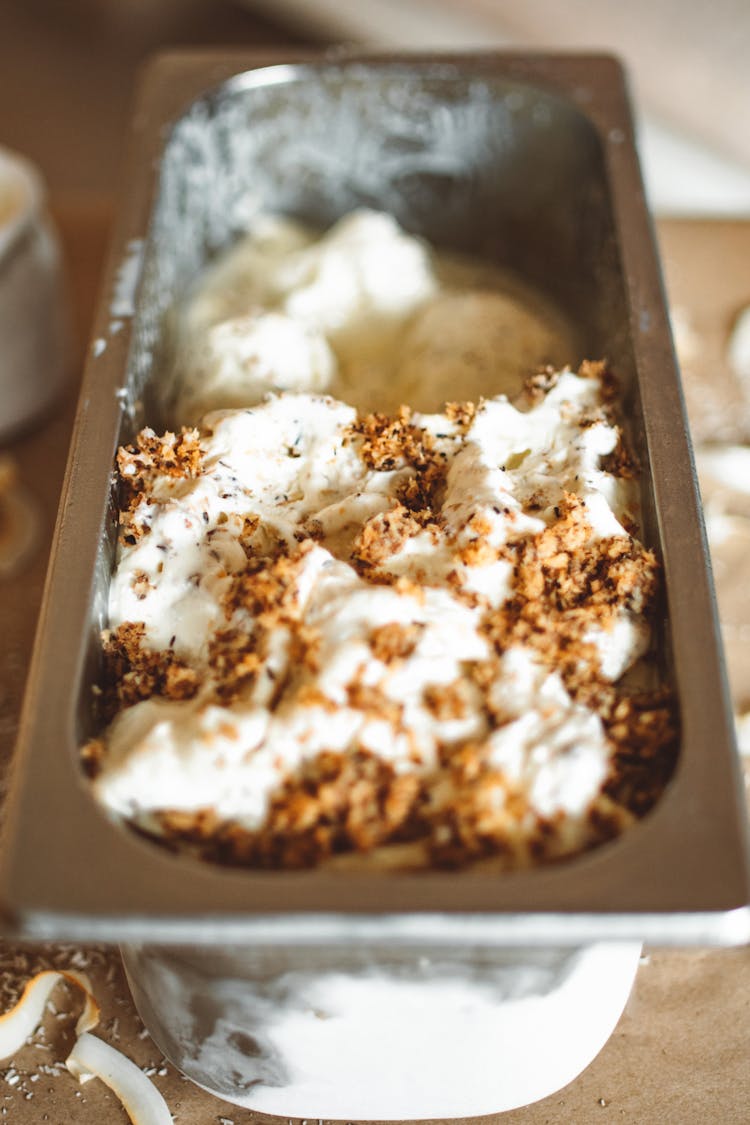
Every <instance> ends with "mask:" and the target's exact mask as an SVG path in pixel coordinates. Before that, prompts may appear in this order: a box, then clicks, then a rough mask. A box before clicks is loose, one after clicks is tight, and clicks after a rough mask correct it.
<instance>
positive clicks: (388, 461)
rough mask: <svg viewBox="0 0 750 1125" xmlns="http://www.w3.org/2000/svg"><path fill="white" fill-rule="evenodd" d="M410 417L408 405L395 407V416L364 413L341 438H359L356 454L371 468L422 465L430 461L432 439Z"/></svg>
mask: <svg viewBox="0 0 750 1125" xmlns="http://www.w3.org/2000/svg"><path fill="white" fill-rule="evenodd" d="M411 417H412V412H411V409H410V407H408V406H401V407H399V410H398V412H397V413H396V414H395V415H390V414H366V415H364V417H360V418H358V419H357V421H356V422H354V424H353V425H352V426H351V427H350V429H349V431H348V432H347V433H346V434H345V437H344V440H345V441H351V440H354V439H355V438H358V439H359V444H358V450H359V455H360V457H361V458H362V460H363V461H364V463H365V464H366V465H367V466H368V467H369V468H371V469H378V470H379V471H381V472H383V471H390V470H391V469H399V468H401V467H402V466H404V465H413V466H414V467H415V468H423V467H425V466H426V465H428V464H429V463H430V461H431V460H432V457H433V454H434V449H435V439H434V437H433V436H432V434H431V433H430V432H429V431H428V430H426V429H425V428H424V427H423V426H416V425H415V424H414V423H413V422H412V420H411Z"/></svg>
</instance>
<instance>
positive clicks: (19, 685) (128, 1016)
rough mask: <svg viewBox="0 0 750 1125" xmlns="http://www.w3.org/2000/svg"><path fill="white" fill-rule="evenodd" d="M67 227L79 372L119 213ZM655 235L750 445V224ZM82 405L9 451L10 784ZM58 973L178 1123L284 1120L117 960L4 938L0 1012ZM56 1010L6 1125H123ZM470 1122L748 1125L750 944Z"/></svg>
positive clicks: (708, 960) (673, 974)
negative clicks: (190, 1074)
mask: <svg viewBox="0 0 750 1125" xmlns="http://www.w3.org/2000/svg"><path fill="white" fill-rule="evenodd" d="M56 217H57V220H58V225H59V229H60V231H61V234H62V237H63V241H64V246H65V250H66V255H67V261H68V268H69V279H70V290H71V297H72V306H73V313H74V317H75V327H76V339H77V347H76V354H75V362H74V364H73V369H74V371H76V372H77V371H79V370H80V367H81V363H82V355H83V347H84V345H85V341H86V339H87V331H88V323H89V319H90V316H91V312H92V308H93V301H94V298H95V294H96V286H97V282H98V276H99V270H100V266H101V261H102V255H103V251H104V246H105V241H106V235H107V230H108V224H109V220H110V208H109V206H108V204H107V203H106V201H105V202H103V203H102V205H101V206H96V205H92V203H91V201H89V202H88V203H87V204H86V207H85V209H84V208H82V207H80V206H77V205H76V204H75V203H74V202H70V201H69V202H67V203H65V202H63V201H59V202H58V206H57V208H56ZM659 236H660V240H661V243H662V252H663V255H664V261H665V267H666V273H667V281H668V289H669V294H670V298H671V302H672V305H673V306H674V307H675V308H676V309H677V310H678V317H679V318H682V328H681V330H682V331H683V332H685V331H686V330H688V329H689V330H690V331H691V332H692V333H693V356H692V360H691V370H690V371H689V374H688V379H689V384H688V397H689V402H690V405H691V409H692V410H693V413H694V415H695V419H694V425H695V428H696V431H697V432H698V433H699V434H700V436H701V439H705V438H706V437H708V436H711V433H712V426H718V425H719V423H717V422H716V418H717V417H718V418H719V419H720V423H721V424H722V425H724V426H725V427H726V429H725V432H722V433H721V434H717V435H716V436H720V437H722V438H723V439H724V440H726V439H727V438H731V439H732V440H747V438H748V437H750V432H749V433H744V431H743V430H742V425H743V424H744V423H742V422H741V420H740V421H738V420H737V409H736V406H737V404H736V403H735V404H734V407H733V406H732V404H731V402H730V403H729V404H727V402H726V401H725V399H726V396H727V395H728V396H729V398H730V399H731V396H732V395H735V394H736V388H734V387H733V385H732V383H731V379H729V378H728V376H727V373H726V364H725V358H724V348H725V342H726V335H727V332H728V331H729V329H730V328H731V324H732V321H733V318H734V317H735V315H736V313H737V311H738V309H739V308H741V307H742V306H743V305H745V304H750V223H740V222H689V221H680V222H664V223H662V224H661V225H660V228H659ZM706 380H708V381H710V380H713V381H714V384H715V385H717V384H718V383H721V384H722V386H724V390H723V391H720V393H719V397H718V399H717V398H716V397H715V396H714V399H712V400H711V401H710V402H709V401H708V400H705V399H703V398H702V391H701V384H702V383H703V382H704V381H706ZM722 396H724V397H722ZM74 405H75V377H73V378H72V379H71V385H70V388H69V392H68V394H67V397H66V399H65V400H64V401H62V402H61V403H59V404H58V408H57V410H56V411H55V412H54V414H53V415H51V416H50V417H49V418H48V419H47V420H46V421H45V422H44V423H43V424H42V425H41V426H39V427H38V428H36V429H35V430H34V431H33V432H32V433H29V434H28V435H27V436H24V437H21V438H19V439H18V440H17V441H16V442H14V443H13V444H12V446H11V447H10V452H11V453H12V454H13V455H14V457H15V458H16V459H17V461H18V463H19V465H20V469H21V475H22V479H23V481H24V482H25V484H26V486H27V487H28V489H30V490H31V492H32V494H33V495H34V497H35V498H36V501H37V503H38V506H39V508H40V512H41V517H42V524H43V540H42V543H41V544H40V546H39V548H38V549H37V551H36V554H35V556H34V557H33V558H32V559H31V560H30V562H29V564H28V566H27V567H26V568H25V569H24V571H23V573H22V574H20V575H19V576H18V577H16V578H13V579H10V580H8V581H5V582H2V583H0V778H4V776H5V772H6V770H7V764H8V760H9V758H10V754H11V750H12V745H13V739H14V733H15V729H16V724H17V717H18V710H19V707H20V699H21V693H22V690H23V683H24V679H25V675H26V668H27V664H28V660H29V655H30V651H31V645H32V640H33V632H34V627H35V623H36V615H37V610H38V606H39V601H40V598H41V591H42V585H43V581H44V572H45V566H46V553H47V548H48V544H49V538H50V536H51V533H52V527H53V524H54V518H55V511H56V507H57V498H58V495H59V490H60V484H61V481H62V474H63V470H64V464H65V457H66V453H67V446H68V441H69V436H70V428H71V425H72V419H73V412H74ZM712 411H713V418H714V421H713V422H711V421H710V416H711V412H712ZM721 419H723V422H722V421H721ZM748 567H749V568H750V560H748ZM50 846H53V841H50ZM50 966H53V967H73V968H81V969H84V970H85V971H87V972H88V973H89V975H90V977H91V979H92V982H93V985H94V989H95V992H96V994H97V996H98V999H99V1001H100V1003H101V1005H102V1023H101V1026H100V1028H99V1029H98V1031H97V1034H100V1035H101V1036H102V1038H104V1039H106V1040H107V1041H109V1042H111V1043H112V1045H113V1046H115V1047H117V1048H119V1049H120V1050H122V1051H124V1052H125V1053H126V1054H127V1055H128V1056H129V1057H130V1058H132V1059H133V1060H134V1061H135V1062H136V1063H137V1064H138V1065H139V1066H140V1067H142V1068H143V1069H144V1071H145V1072H146V1073H147V1074H148V1075H149V1076H150V1077H151V1079H152V1081H153V1082H154V1083H155V1084H156V1085H157V1087H158V1088H159V1089H160V1090H161V1092H162V1093H163V1095H164V1097H165V1098H166V1100H167V1103H168V1105H169V1107H170V1110H171V1112H172V1114H173V1118H174V1121H175V1122H176V1123H177V1125H249V1123H251V1122H253V1123H258V1125H263V1123H270V1122H274V1121H280V1120H281V1119H278V1118H269V1117H266V1116H264V1115H261V1114H253V1113H250V1112H248V1111H246V1110H240V1109H237V1108H236V1107H234V1106H231V1105H228V1104H226V1103H224V1102H221V1101H218V1100H217V1099H216V1098H213V1097H211V1096H210V1095H208V1094H206V1093H204V1092H203V1091H202V1090H200V1089H198V1088H197V1087H196V1086H194V1085H192V1084H191V1083H190V1082H188V1081H187V1080H185V1079H184V1078H183V1077H182V1076H181V1075H180V1074H178V1073H177V1072H176V1071H175V1069H174V1068H173V1067H172V1066H170V1065H169V1064H168V1063H166V1062H165V1060H164V1059H163V1058H162V1057H161V1055H160V1053H159V1051H158V1049H157V1048H156V1047H155V1046H154V1044H153V1043H152V1041H151V1040H150V1038H149V1037H148V1034H147V1033H146V1032H145V1031H144V1030H143V1027H142V1025H141V1023H140V1020H139V1019H138V1016H137V1014H136V1013H135V1010H134V1008H133V1005H132V1002H131V1000H130V996H129V993H128V990H127V985H126V983H125V980H124V977H123V973H122V969H121V966H120V961H119V957H118V955H117V952H116V951H115V950H112V949H100V948H77V947H72V946H19V945H16V944H9V943H5V944H0V1009H4V1008H6V1007H8V1006H9V1005H10V1004H11V1003H12V1002H13V1001H14V1000H15V999H16V997H17V996H18V995H19V993H20V990H21V988H22V986H23V982H24V981H25V980H26V979H27V978H28V977H29V976H30V975H32V974H33V973H34V972H36V971H38V970H39V969H41V968H46V967H50ZM53 1008H54V1010H51V1011H49V1012H48V1013H47V1016H46V1017H45V1021H44V1023H43V1025H42V1027H41V1029H40V1030H39V1032H37V1034H36V1035H35V1036H34V1037H33V1040H32V1041H31V1042H30V1043H29V1044H28V1045H27V1046H26V1047H24V1048H23V1050H22V1051H19V1052H18V1054H17V1056H16V1057H15V1058H14V1059H12V1060H11V1061H10V1062H6V1063H4V1064H3V1065H2V1066H0V1120H2V1121H5V1120H7V1121H9V1122H12V1125H32V1123H33V1125H38V1123H39V1122H51V1123H53V1125H63V1123H66V1125H67V1123H71V1125H126V1123H127V1120H128V1118H127V1116H126V1114H125V1112H124V1110H123V1109H122V1107H121V1106H120V1104H119V1102H117V1100H116V1099H115V1098H114V1096H113V1095H112V1094H110V1093H109V1091H108V1090H107V1088H106V1087H105V1086H103V1085H102V1084H101V1083H100V1082H98V1081H96V1080H93V1081H91V1082H89V1083H87V1084H86V1085H85V1086H83V1087H79V1086H78V1084H77V1083H76V1081H75V1080H74V1079H73V1078H72V1077H71V1076H70V1075H69V1074H68V1073H67V1071H66V1070H65V1067H64V1058H65V1056H66V1055H67V1052H68V1051H69V1050H70V1048H71V1046H72V1043H73V1028H74V1024H75V1018H76V1015H77V1001H76V999H75V998H74V997H73V996H71V994H70V993H68V992H67V991H66V989H65V988H64V987H60V989H59V990H58V991H57V992H55V993H54V995H53ZM447 1030H449V1029H447ZM472 1120H473V1121H478V1120H481V1121H484V1122H495V1121H497V1122H498V1125H501V1123H502V1125H505V1123H506V1122H508V1123H512V1125H516V1123H517V1125H570V1123H573V1125H589V1123H596V1125H606V1123H614V1122H617V1123H620V1122H628V1123H630V1122H632V1123H638V1125H650V1123H652V1122H654V1123H660V1125H661V1123H664V1125H672V1123H674V1125H692V1123H696V1125H697V1123H701V1125H703V1123H705V1122H711V1123H713V1122H717V1123H718V1122H720V1123H722V1125H731V1123H734V1122H737V1123H743V1125H745V1123H747V1122H749V1121H750V950H748V949H740V950H715V951H703V950H692V951H656V950H651V951H648V950H647V951H646V953H645V955H644V957H643V959H642V962H641V965H640V968H639V970H638V975H637V979H636V984H635V988H634V990H633V993H632V995H631V998H630V1000H629V1002H628V1005H627V1007H626V1010H625V1012H624V1014H623V1016H622V1018H621V1020H620V1023H619V1024H618V1027H617V1029H616V1030H615V1032H614V1034H613V1036H612V1037H611V1039H610V1040H609V1042H608V1043H607V1044H606V1046H605V1047H604V1049H603V1050H602V1052H601V1053H600V1054H599V1056H598V1057H597V1058H596V1059H595V1060H594V1062H593V1063H592V1064H591V1066H589V1067H588V1069H587V1070H586V1071H585V1072H584V1073H583V1074H581V1075H580V1076H579V1077H578V1078H577V1079H576V1080H575V1081H574V1082H573V1083H571V1084H570V1085H569V1086H568V1087H566V1088H565V1089H563V1090H561V1091H559V1092H558V1093H556V1094H553V1095H552V1096H551V1097H549V1098H546V1099H545V1100H544V1101H541V1102H538V1103H536V1104H535V1105H533V1106H527V1107H526V1108H524V1109H520V1110H515V1111H512V1112H509V1113H504V1114H498V1115H496V1116H493V1117H485V1118H481V1119H472ZM310 1125H313V1123H310Z"/></svg>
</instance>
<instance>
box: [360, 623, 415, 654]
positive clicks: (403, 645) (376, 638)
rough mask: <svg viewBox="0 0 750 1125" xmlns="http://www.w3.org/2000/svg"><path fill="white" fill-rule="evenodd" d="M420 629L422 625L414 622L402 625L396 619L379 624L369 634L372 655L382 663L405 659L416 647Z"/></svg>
mask: <svg viewBox="0 0 750 1125" xmlns="http://www.w3.org/2000/svg"><path fill="white" fill-rule="evenodd" d="M422 631H423V626H422V625H419V624H417V623H416V622H411V623H409V624H408V625H402V624H401V623H399V622H398V621H389V622H388V624H387V625H379V626H378V627H377V628H376V629H373V631H372V633H371V635H370V648H371V649H372V653H373V656H374V657H375V659H376V660H382V662H383V663H384V664H392V663H393V662H394V661H395V660H405V659H406V658H407V657H408V656H411V654H412V653H413V652H414V649H415V648H416V647H417V642H418V640H419V637H420V634H421V633H422Z"/></svg>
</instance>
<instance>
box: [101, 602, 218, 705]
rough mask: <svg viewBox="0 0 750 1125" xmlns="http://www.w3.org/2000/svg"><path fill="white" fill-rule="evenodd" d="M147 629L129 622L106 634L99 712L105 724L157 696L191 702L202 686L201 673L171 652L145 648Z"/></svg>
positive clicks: (140, 624) (140, 623) (139, 622)
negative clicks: (115, 716)
mask: <svg viewBox="0 0 750 1125" xmlns="http://www.w3.org/2000/svg"><path fill="white" fill-rule="evenodd" d="M145 632H146V630H145V626H144V625H143V623H142V622H141V621H128V622H125V623H124V624H123V625H120V626H118V628H117V629H115V630H112V631H109V630H107V631H106V632H105V634H104V642H103V660H104V674H103V682H104V684H105V688H104V691H103V693H102V695H101V696H100V709H101V713H102V716H103V718H104V719H105V720H109V719H111V718H112V716H113V715H115V714H116V713H117V712H118V711H121V710H122V709H123V708H125V707H130V706H132V704H133V703H138V702H139V701H140V700H142V699H150V698H151V697H152V696H154V695H160V696H164V697H165V698H167V699H190V698H192V696H194V695H195V694H196V692H197V691H198V688H199V686H200V678H199V676H198V673H197V672H195V671H194V670H193V669H192V668H189V667H188V666H187V665H186V664H185V663H184V662H183V661H182V660H179V659H178V658H177V657H176V656H175V655H174V653H172V652H171V651H170V650H167V651H166V652H165V651H163V650H161V651H159V652H152V651H151V650H150V649H148V648H146V647H145V646H144V644H143V638H144V636H145Z"/></svg>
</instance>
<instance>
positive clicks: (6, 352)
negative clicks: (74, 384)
mask: <svg viewBox="0 0 750 1125" xmlns="http://www.w3.org/2000/svg"><path fill="white" fill-rule="evenodd" d="M67 311H68V310H67V305H66V301H65V292H64V283H63V273H62V267H61V260H60V250H59V246H58V242H57V238H56V235H55V232H54V230H53V228H52V224H51V222H50V220H49V217H48V215H47V213H46V210H45V193H44V187H43V184H42V180H41V177H40V176H39V173H38V172H37V171H36V169H35V168H34V167H33V166H32V165H31V164H30V163H29V162H28V161H26V160H24V159H23V158H22V157H19V156H16V155H15V154H14V153H11V152H8V151H7V150H6V149H2V148H0V356H1V357H2V362H1V363H0V441H6V440H7V439H8V438H10V437H11V436H12V435H13V434H15V433H16V432H17V431H18V430H20V429H22V428H23V427H24V426H25V425H26V424H27V423H29V422H30V421H32V420H33V419H34V418H36V417H37V416H38V415H40V414H42V413H43V412H44V410H45V409H47V408H48V407H49V405H50V404H51V403H52V402H53V401H54V399H55V398H56V397H57V395H58V394H59V393H60V391H61V389H62V386H63V383H64V380H65V376H66V373H67V370H68V366H69V363H68V361H69V333H68V317H67Z"/></svg>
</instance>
